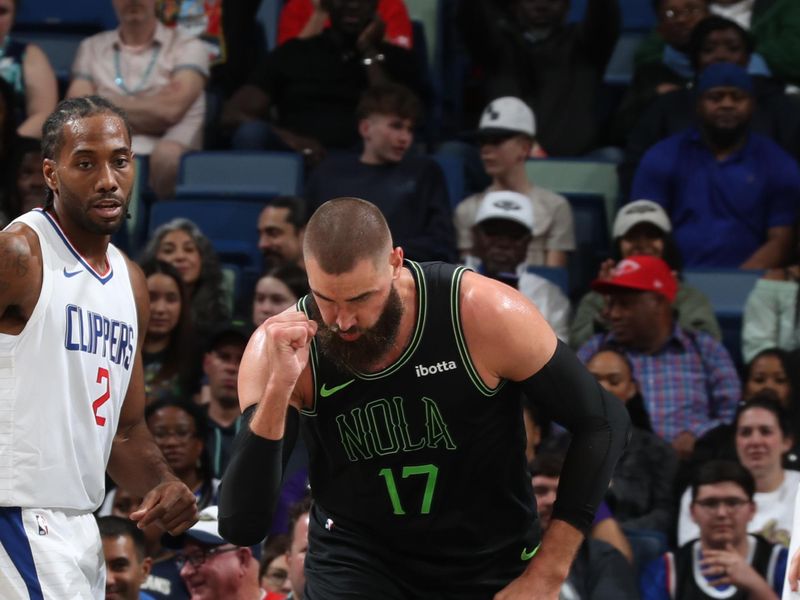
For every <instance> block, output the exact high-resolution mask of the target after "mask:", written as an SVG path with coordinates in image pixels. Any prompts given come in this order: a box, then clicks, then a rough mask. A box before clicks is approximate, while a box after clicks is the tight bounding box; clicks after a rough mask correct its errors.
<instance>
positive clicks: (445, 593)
mask: <svg viewBox="0 0 800 600" xmlns="http://www.w3.org/2000/svg"><path fill="white" fill-rule="evenodd" d="M340 521H341V520H339V522H337V520H336V519H333V520H332V521H329V517H328V516H327V515H326V514H325V512H324V509H322V508H320V507H318V506H317V505H314V506H313V507H312V510H311V515H310V520H309V530H308V538H309V549H308V553H307V554H306V561H305V576H306V588H305V596H304V598H305V600H491V598H492V597H493V596H494V595H495V594H496V593H497V592H499V591H500V590H501V589H503V588H504V587H505V586H506V585H508V583H509V582H510V581H511V580H513V579H514V578H516V577H518V576H519V575H520V574H521V573H522V571H524V569H525V567H526V566H527V564H528V563H527V562H524V561H522V560H521V558H520V556H519V551H516V552H515V553H514V554H515V555H512V552H511V551H498V552H496V553H492V558H491V560H490V561H488V562H487V561H483V563H482V565H481V567H480V568H476V566H475V565H474V564H470V565H468V566H463V565H459V564H458V563H459V562H462V561H459V560H448V557H447V556H446V552H445V551H442V552H441V553H440V554H439V555H437V557H436V560H435V561H434V560H426V559H424V558H423V557H424V556H426V555H427V556H432V555H431V548H429V547H427V546H426V544H425V540H424V539H422V540H420V554H419V556H416V555H408V554H398V553H396V552H393V551H391V550H390V549H388V548H386V547H384V546H382V545H381V544H380V540H378V539H368V538H367V537H366V536H363V535H359V534H356V533H354V532H353V531H352V530H350V529H348V528H347V527H346V526H343V525H342V524H341V522H340ZM326 524H327V525H328V527H327V528H326ZM513 547H514V548H516V546H513Z"/></svg>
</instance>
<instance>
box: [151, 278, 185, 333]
mask: <svg viewBox="0 0 800 600" xmlns="http://www.w3.org/2000/svg"><path fill="white" fill-rule="evenodd" d="M147 291H148V293H149V294H150V321H149V323H148V324H147V334H148V335H150V336H152V337H158V338H163V337H164V336H167V335H169V334H170V333H172V331H173V330H174V329H175V327H176V326H177V325H178V320H179V319H180V316H181V292H180V290H179V289H178V283H177V282H176V281H175V280H174V279H173V278H172V277H170V276H169V275H165V274H164V273H153V274H152V275H150V276H149V277H148V278H147Z"/></svg>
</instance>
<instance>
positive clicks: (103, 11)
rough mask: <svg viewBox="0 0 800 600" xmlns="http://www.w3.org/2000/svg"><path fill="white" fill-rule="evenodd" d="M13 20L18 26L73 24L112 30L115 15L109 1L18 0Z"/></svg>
mask: <svg viewBox="0 0 800 600" xmlns="http://www.w3.org/2000/svg"><path fill="white" fill-rule="evenodd" d="M14 20H15V24H16V26H17V27H23V28H27V27H28V26H42V27H48V28H50V29H58V30H62V31H64V30H68V29H70V28H72V27H85V26H94V27H97V28H98V29H114V28H115V27H116V26H117V14H116V13H115V12H114V7H113V6H112V4H111V2H110V1H108V0H90V1H87V0H82V1H78V2H65V1H64V0H33V1H31V2H19V3H18V9H17V14H16V17H15V19H14Z"/></svg>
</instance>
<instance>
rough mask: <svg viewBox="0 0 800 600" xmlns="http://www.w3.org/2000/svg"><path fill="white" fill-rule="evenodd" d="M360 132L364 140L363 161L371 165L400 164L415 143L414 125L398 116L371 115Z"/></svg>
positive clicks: (365, 120) (360, 126)
mask: <svg viewBox="0 0 800 600" xmlns="http://www.w3.org/2000/svg"><path fill="white" fill-rule="evenodd" d="M358 130H359V133H360V134H361V138H362V139H363V140H364V154H363V156H362V160H363V161H364V162H365V163H367V164H370V165H385V164H392V163H398V162H400V161H401V160H403V157H404V156H405V155H406V152H407V151H408V149H409V147H410V146H411V143H412V142H413V141H414V123H413V122H412V121H411V119H404V118H403V117H399V116H397V115H380V114H375V115H370V116H369V117H367V118H366V119H362V120H361V122H360V123H359V125H358Z"/></svg>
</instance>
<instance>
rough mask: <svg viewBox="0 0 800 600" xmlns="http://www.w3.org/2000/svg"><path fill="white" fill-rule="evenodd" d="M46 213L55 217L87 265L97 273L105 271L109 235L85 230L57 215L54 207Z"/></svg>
mask: <svg viewBox="0 0 800 600" xmlns="http://www.w3.org/2000/svg"><path fill="white" fill-rule="evenodd" d="M48 213H49V214H50V216H52V217H53V219H55V221H56V222H57V223H58V225H59V227H61V231H63V232H64V235H65V236H66V237H67V239H68V240H69V243H70V244H72V247H73V248H75V250H77V251H78V254H80V255H81V256H82V257H83V259H84V260H85V261H86V262H87V263H89V266H91V267H92V268H93V269H94V270H95V271H97V272H98V273H105V272H106V270H107V269H108V258H107V256H106V253H107V251H108V244H109V242H110V241H111V236H110V235H102V234H98V233H92V232H90V231H86V229H84V228H82V227H80V226H79V225H76V224H75V223H73V222H72V221H70V220H69V219H65V218H63V215H59V214H58V212H57V211H56V210H55V208H50V209H49V210H48Z"/></svg>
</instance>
